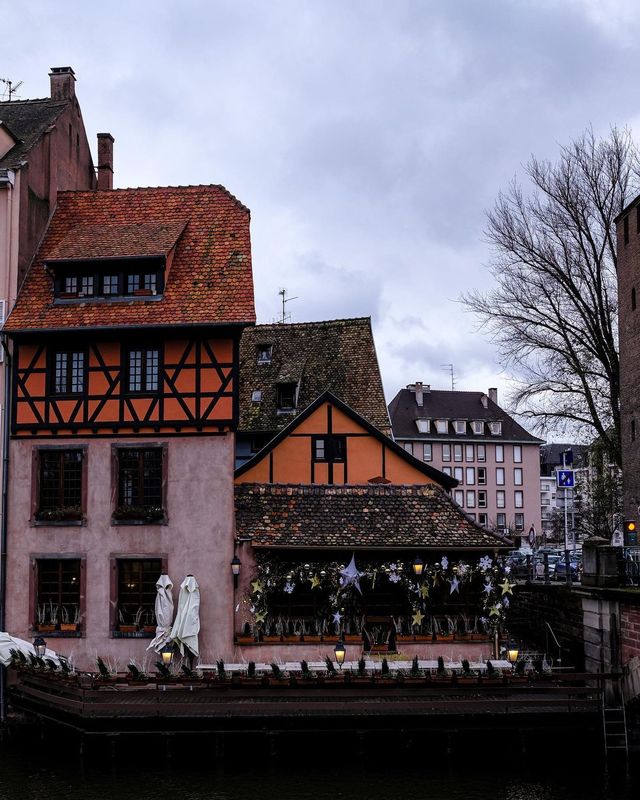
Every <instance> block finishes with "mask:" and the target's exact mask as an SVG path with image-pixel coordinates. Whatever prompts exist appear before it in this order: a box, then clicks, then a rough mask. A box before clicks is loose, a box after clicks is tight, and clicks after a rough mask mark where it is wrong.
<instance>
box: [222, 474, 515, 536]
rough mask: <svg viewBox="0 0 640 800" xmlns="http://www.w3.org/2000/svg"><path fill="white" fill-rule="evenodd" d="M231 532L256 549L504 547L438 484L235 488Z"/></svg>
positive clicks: (245, 485)
mask: <svg viewBox="0 0 640 800" xmlns="http://www.w3.org/2000/svg"><path fill="white" fill-rule="evenodd" d="M235 497H236V535H237V536H238V537H239V538H249V537H250V538H252V540H253V545H254V546H256V547H295V548H306V547H322V548H347V549H349V550H351V549H357V548H369V549H371V548H380V547H382V548H384V547H389V548H405V547H406V548H420V549H425V548H435V549H437V550H442V551H445V550H456V549H462V548H473V549H483V550H492V549H495V548H505V547H509V546H511V545H510V543H509V542H507V541H505V540H504V539H502V538H501V537H498V536H496V535H495V534H493V533H490V532H489V531H486V530H485V529H484V528H481V527H479V526H478V525H476V524H475V523H473V522H471V521H470V520H469V518H468V517H467V516H465V514H464V513H463V512H462V511H461V509H460V508H459V507H458V506H457V505H456V504H455V503H454V502H453V501H452V500H451V498H450V497H449V496H448V495H447V494H446V493H445V492H444V491H443V490H442V489H440V487H438V486H434V485H428V486H397V485H384V486H381V485H375V486H371V485H369V486H283V485H274V484H255V483H246V484H239V485H237V486H236V487H235Z"/></svg>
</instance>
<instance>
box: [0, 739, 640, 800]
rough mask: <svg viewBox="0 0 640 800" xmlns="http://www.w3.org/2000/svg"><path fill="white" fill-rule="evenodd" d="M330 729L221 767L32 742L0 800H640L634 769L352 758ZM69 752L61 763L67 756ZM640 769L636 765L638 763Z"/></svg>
mask: <svg viewBox="0 0 640 800" xmlns="http://www.w3.org/2000/svg"><path fill="white" fill-rule="evenodd" d="M341 738H342V737H341V735H340V733H339V732H336V737H335V746H334V747H333V749H327V748H326V747H323V748H322V750H318V751H317V752H313V750H311V751H308V750H307V751H306V752H305V753H303V754H301V753H293V752H291V753H289V752H283V753H281V754H280V755H279V757H278V760H277V763H276V764H275V765H274V764H273V763H271V762H269V763H267V762H266V761H265V760H264V759H263V758H260V756H259V754H256V753H255V752H252V750H251V749H247V751H246V752H244V754H243V757H242V758H241V759H240V760H237V759H236V760H234V761H233V763H231V764H229V765H227V764H225V765H224V767H222V766H221V765H220V764H218V765H217V766H216V765H215V763H214V761H213V759H212V758H211V755H209V757H208V758H207V754H206V752H204V753H203V752H202V750H199V751H198V752H196V753H194V755H193V756H192V757H191V758H190V757H189V749H188V748H187V749H186V750H181V752H180V753H179V754H176V756H175V757H174V758H173V759H172V762H171V763H172V766H171V767H170V768H169V767H167V762H166V761H165V759H164V757H163V756H162V754H161V753H158V754H157V757H156V760H155V762H154V760H153V750H152V751H147V750H145V748H144V747H141V746H139V745H137V744H136V743H135V740H129V741H128V743H127V746H126V752H125V753H123V754H122V755H121V756H119V757H118V758H117V759H115V760H111V759H109V758H108V757H107V755H106V753H105V758H104V760H103V759H102V758H100V757H96V756H95V754H94V756H93V757H92V758H91V759H82V760H80V759H79V758H78V755H77V751H76V750H75V748H71V747H70V748H69V750H68V751H66V750H65V746H64V744H63V745H62V746H61V747H60V746H59V745H60V744H61V743H60V742H58V743H57V744H56V745H51V743H47V742H41V741H39V740H32V741H30V742H28V743H27V742H19V743H16V742H10V743H6V742H5V744H4V745H0V800H31V799H32V798H33V800H35V799H36V798H37V799H38V800H147V798H148V799H149V800H151V799H152V798H153V800H157V799H158V798H162V800H165V799H166V798H180V800H359V799H360V798H362V799H363V800H365V799H366V800H637V798H638V797H640V769H634V768H633V765H632V768H631V770H630V771H629V770H627V769H626V768H625V767H624V765H622V764H619V765H617V766H613V767H610V768H609V769H606V768H605V765H604V764H603V763H602V761H601V760H599V759H598V758H593V757H592V756H591V755H590V754H587V753H582V754H581V753H580V752H571V753H569V752H566V751H565V752H561V751H558V750H557V749H555V748H554V749H553V750H552V751H550V752H547V753H544V754H540V753H538V754H536V755H535V756H530V757H527V756H526V755H525V756H521V757H519V758H517V759H514V758H513V757H512V756H511V755H510V754H509V752H508V750H505V747H504V742H501V741H500V738H499V737H498V738H496V739H495V741H494V743H493V746H492V747H491V748H489V750H488V752H486V753H485V752H484V751H483V755H482V757H477V753H474V752H473V750H471V751H467V752H460V753H457V754H456V755H455V756H454V757H453V758H451V759H449V760H448V762H447V763H443V759H434V758H433V756H432V753H430V752H429V751H424V752H420V750H419V749H418V751H415V750H412V751H411V752H408V753H407V752H405V753H404V755H403V754H402V753H398V752H397V751H395V750H394V749H393V748H390V750H389V754H388V757H382V758H380V757H377V758H375V759H374V760H371V759H369V760H367V759H366V758H365V759H354V760H353V761H352V760H351V757H346V758H345V754H344V747H343V746H342V745H343V742H342V741H341ZM65 751H66V757H65ZM639 766H640V765H639Z"/></svg>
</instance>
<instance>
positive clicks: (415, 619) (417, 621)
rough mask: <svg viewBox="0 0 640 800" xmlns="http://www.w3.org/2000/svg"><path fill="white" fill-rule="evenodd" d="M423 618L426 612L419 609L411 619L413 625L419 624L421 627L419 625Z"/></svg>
mask: <svg viewBox="0 0 640 800" xmlns="http://www.w3.org/2000/svg"><path fill="white" fill-rule="evenodd" d="M423 619H424V614H423V613H422V611H420V610H418V611H416V613H415V614H414V615H413V618H412V620H411V624H412V625H417V626H418V628H419V627H420V626H421V625H422V620H423Z"/></svg>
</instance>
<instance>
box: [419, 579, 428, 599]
mask: <svg viewBox="0 0 640 800" xmlns="http://www.w3.org/2000/svg"><path fill="white" fill-rule="evenodd" d="M420 597H422V599H423V600H426V599H427V597H429V586H428V585H427V584H426V583H423V584H422V586H421V587H420Z"/></svg>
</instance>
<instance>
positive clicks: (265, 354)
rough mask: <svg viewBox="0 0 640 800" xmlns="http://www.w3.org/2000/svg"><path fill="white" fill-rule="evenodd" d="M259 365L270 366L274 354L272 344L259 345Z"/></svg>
mask: <svg viewBox="0 0 640 800" xmlns="http://www.w3.org/2000/svg"><path fill="white" fill-rule="evenodd" d="M257 350H258V359H257V361H258V364H270V363H271V355H272V353H273V345H272V344H259V345H258V348H257Z"/></svg>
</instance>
